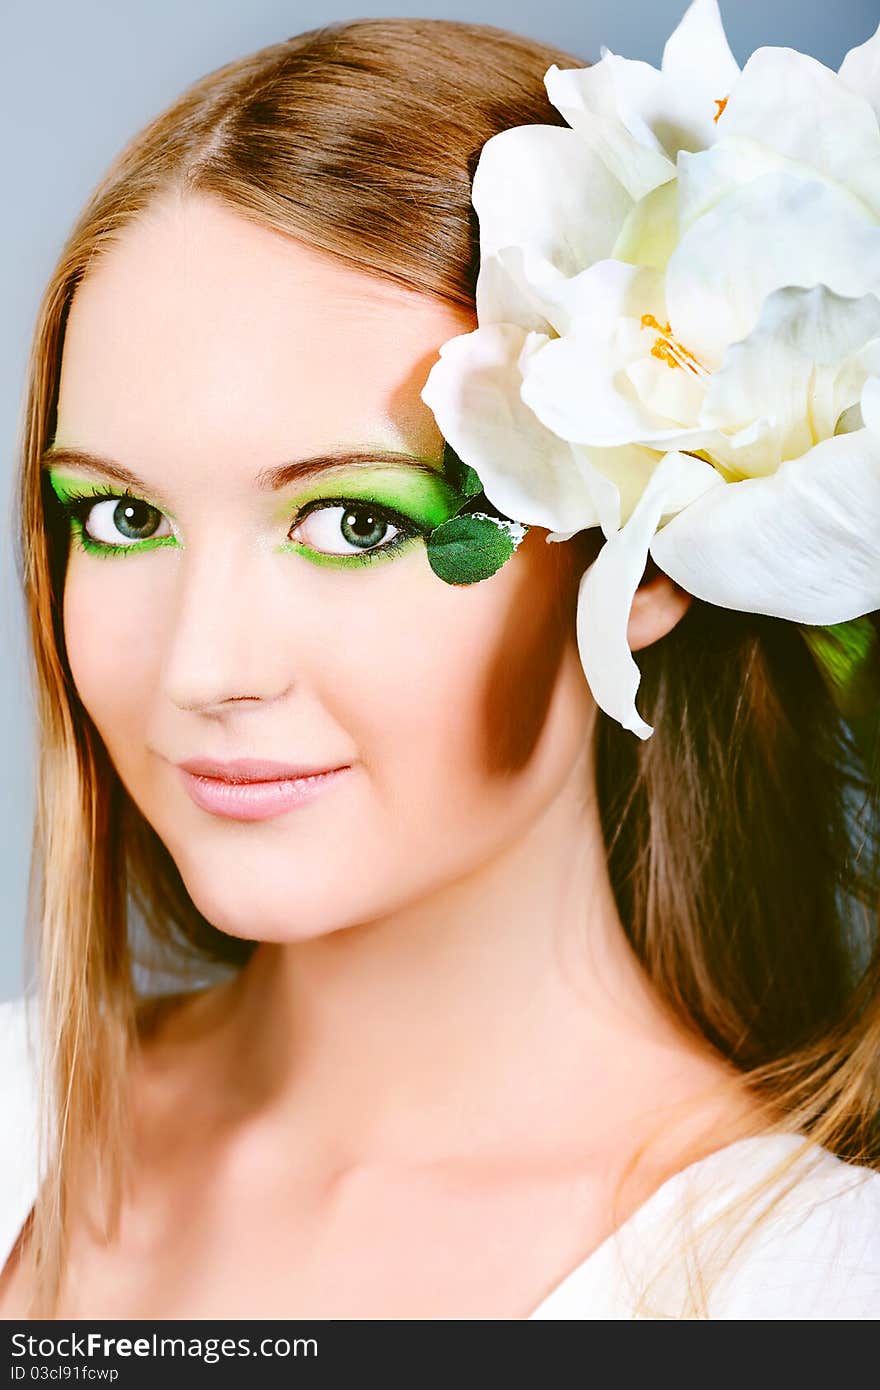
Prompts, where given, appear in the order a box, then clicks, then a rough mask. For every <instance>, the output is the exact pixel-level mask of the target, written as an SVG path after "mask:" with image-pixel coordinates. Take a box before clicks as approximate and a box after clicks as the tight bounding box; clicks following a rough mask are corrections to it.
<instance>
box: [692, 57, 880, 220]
mask: <svg viewBox="0 0 880 1390" xmlns="http://www.w3.org/2000/svg"><path fill="white" fill-rule="evenodd" d="M805 112H808V113H809V117H808V118H807V119H805V116H804V113H805ZM718 131H719V138H721V139H722V140H725V141H726V140H727V139H728V138H729V137H733V138H737V137H741V138H744V139H747V140H754V141H756V142H757V143H758V144H759V145H764V146H769V148H771V149H773V150H775V151H776V152H777V153H778V154H781V155H783V156H785V157H786V158H787V159H791V160H794V161H796V162H797V163H799V164H801V165H802V166H803V170H804V172H805V173H807V174H808V173H809V171H810V170H811V169H815V170H816V171H817V172H818V173H819V174H820V175H821V176H823V177H824V178H827V179H830V180H832V181H833V182H834V183H836V184H838V185H840V186H841V187H842V188H846V189H848V190H849V191H850V192H851V193H853V194H854V195H855V196H857V197H859V198H861V199H863V200H864V202H865V204H866V206H867V208H869V209H870V210H871V212H872V213H873V215H874V216H880V129H878V126H877V116H876V114H875V112H874V111H873V109H872V107H871V105H870V103H869V102H868V101H867V100H866V99H865V97H863V96H861V95H860V94H859V93H858V92H856V91H853V90H852V88H851V87H849V86H847V84H846V82H845V81H841V79H840V77H839V76H838V75H837V73H835V72H832V71H831V69H830V68H827V67H825V65H824V64H823V63H820V62H818V61H817V59H815V58H811V57H810V55H809V54H807V53H798V52H797V51H796V50H795V49H793V48H759V49H757V50H756V52H754V53H753V54H752V56H751V57H750V58H749V60H748V62H747V63H746V65H745V67H744V68H743V71H742V75H741V77H740V78H739V80H738V81H737V82H736V84H735V86H734V88H733V90H732V92H731V95H730V100H729V102H728V104H727V107H726V108H725V111H724V114H723V116H722V117H721V119H720V121H719V123H718Z"/></svg>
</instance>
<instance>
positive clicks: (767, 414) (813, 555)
mask: <svg viewBox="0 0 880 1390" xmlns="http://www.w3.org/2000/svg"><path fill="white" fill-rule="evenodd" d="M545 82H546V85H547V90H548V94H549V95H550V98H551V100H552V101H553V102H554V104H555V105H556V106H557V107H558V109H559V110H560V111H561V113H562V114H563V115H564V116H565V118H566V119H567V120H568V122H569V125H570V128H565V127H555V126H534V125H533V126H523V127H516V128H513V129H511V130H506V131H503V132H501V133H500V134H499V135H496V136H494V137H493V138H492V139H490V140H489V141H488V142H487V143H486V144H485V145H484V147H483V149H482V152H481V155H480V160H479V163H478V166H477V169H476V172H475V176H474V180H473V202H474V207H475V209H476V212H477V215H478V218H479V224H480V251H481V261H480V273H479V278H478V282H477V317H478V323H479V327H478V328H477V329H476V330H475V331H474V332H473V333H469V334H463V335H461V336H459V337H457V338H453V339H451V340H450V341H449V342H447V343H445V344H444V345H443V347H442V348H441V351H440V357H439V360H438V361H437V362H436V363H435V364H434V366H433V368H432V370H431V373H430V375H429V377H428V380H427V383H426V385H425V388H424V391H423V393H422V395H423V399H424V400H425V401H426V403H427V404H428V405H429V406H430V407H431V409H432V410H433V411H434V414H435V416H436V418H437V421H438V424H439V426H440V429H441V431H442V432H443V434H444V436H445V437H446V438H447V439H448V440H449V442H450V444H451V445H452V447H453V448H454V449H455V451H456V453H458V454H459V455H460V457H461V458H462V459H463V460H464V461H465V462H466V463H468V464H470V465H471V466H472V467H473V468H474V469H475V471H476V472H477V473H478V474H479V476H480V478H481V480H482V482H483V487H484V490H485V493H486V496H487V497H488V498H489V500H490V502H492V503H493V505H495V506H496V507H497V508H498V509H499V510H500V511H503V512H505V513H506V514H507V515H508V516H510V517H512V518H515V519H516V520H518V521H520V522H522V523H524V524H526V525H534V526H540V527H544V528H546V529H547V530H548V532H549V535H548V536H547V539H548V540H563V539H567V538H568V537H570V536H571V535H573V534H575V533H576V532H577V531H578V530H581V529H583V528H585V527H591V526H600V527H601V528H602V531H603V533H604V535H605V538H606V540H605V544H604V546H603V548H602V550H601V551H600V553H599V555H598V557H597V559H596V561H595V562H594V563H593V565H592V566H591V567H590V568H589V569H588V570H587V572H586V573H585V574H584V576H583V578H582V580H581V585H580V597H579V604H578V644H579V650H580V655H581V661H582V664H583V667H584V671H585V674H586V676H587V679H588V681H589V684H590V687H591V690H592V692H593V694H594V697H595V699H596V701H597V703H598V704H599V706H600V707H601V708H602V709H603V710H605V711H606V713H608V714H609V715H611V716H612V717H614V718H615V719H617V720H619V722H620V723H621V724H622V725H623V726H624V727H625V728H628V729H631V730H632V731H633V732H634V733H636V734H637V735H638V736H639V737H640V738H647V737H648V736H650V734H651V733H652V732H653V730H652V728H651V726H650V725H649V724H647V723H645V721H644V720H643V719H642V718H641V717H640V715H639V714H638V712H637V710H636V707H635V695H636V691H637V688H638V683H639V672H638V668H637V666H636V664H635V662H634V661H633V659H632V654H631V652H630V649H629V644H628V642H627V636H626V632H627V622H628V617H629V612H630V607H631V604H632V598H633V595H634V593H635V590H636V588H637V586H638V583H639V580H640V579H641V576H642V573H643V571H644V568H645V564H646V562H647V557H648V555H649V554H650V555H651V556H652V558H653V559H654V561H655V562H656V564H657V565H658V566H659V567H660V569H662V570H664V571H665V572H666V573H667V574H668V575H670V576H671V578H672V579H674V580H675V581H676V582H677V583H678V584H680V585H681V586H682V588H684V589H686V590H687V591H688V592H689V593H691V594H694V595H695V596H696V597H698V598H701V599H704V600H706V601H707V602H709V603H713V604H717V605H718V606H720V607H724V608H733V609H740V610H742V611H746V612H755V613H767V614H771V615H774V616H777V617H783V618H788V619H791V620H794V621H797V622H800V623H805V624H819V625H822V624H831V623H837V622H842V621H845V620H846V619H849V618H853V617H857V616H860V615H861V614H864V613H866V612H869V611H871V610H873V609H875V608H878V607H880V125H878V113H880V28H878V30H877V32H876V33H875V34H874V36H873V38H871V39H870V40H869V41H868V42H867V43H865V44H863V45H862V46H861V48H857V49H854V50H852V52H850V53H849V54H847V56H846V58H845V59H844V61H843V63H842V64H841V67H840V71H839V73H834V72H832V71H831V70H830V69H828V68H826V67H823V65H822V64H821V63H818V62H816V61H815V60H814V59H812V58H810V57H807V56H805V55H804V54H801V53H797V52H795V51H794V50H792V49H786V48H783V49H774V48H762V49H758V50H757V51H756V52H755V53H754V54H753V55H752V56H751V58H750V59H749V61H748V62H747V63H746V65H745V67H744V68H743V69H742V72H740V70H739V68H738V66H737V64H736V62H735V60H734V58H733V56H732V55H731V53H730V50H729V48H728V46H727V42H726V39H725V38H724V32H723V29H722V26H721V20H720V17H719V15H718V9H717V5H716V3H715V0H695V3H694V4H692V5H691V7H690V9H689V10H688V11H687V13H686V15H685V16H684V19H683V20H682V22H681V24H680V25H679V27H678V29H677V30H676V31H675V33H674V34H673V35H672V37H671V38H670V39H669V41H668V43H667V45H666V48H665V50H664V54H663V64H662V68H661V70H660V71H659V72H658V71H657V70H656V69H654V68H652V67H650V66H649V65H648V64H645V63H633V62H630V61H628V60H626V59H623V58H620V57H617V56H616V55H614V54H611V53H609V52H608V50H603V57H602V60H601V62H599V63H597V64H595V66H594V67H592V68H588V69H584V70H580V69H575V70H571V71H568V72H560V70H559V69H558V68H556V67H553V68H551V69H550V70H549V71H548V73H547V75H546V77H545Z"/></svg>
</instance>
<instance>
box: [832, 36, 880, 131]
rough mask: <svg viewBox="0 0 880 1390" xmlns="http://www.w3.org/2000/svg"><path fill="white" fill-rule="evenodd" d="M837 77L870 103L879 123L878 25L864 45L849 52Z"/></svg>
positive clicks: (879, 45)
mask: <svg viewBox="0 0 880 1390" xmlns="http://www.w3.org/2000/svg"><path fill="white" fill-rule="evenodd" d="M837 75H838V77H839V78H840V80H841V81H842V82H845V83H846V85H847V86H848V87H851V88H852V90H853V91H854V92H858V93H859V95H860V96H863V97H864V98H865V100H866V101H868V102H870V103H871V105H872V106H873V108H874V113H875V115H876V117H877V119H878V121H880V24H878V26H877V28H876V29H875V31H874V33H873V35H872V36H871V38H870V39H868V40H867V42H866V43H863V44H860V45H859V47H858V48H851V49H850V50H849V53H847V55H846V57H845V58H844V60H843V62H842V63H841V65H840V68H839V70H838V74H837Z"/></svg>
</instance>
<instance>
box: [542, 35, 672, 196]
mask: <svg viewBox="0 0 880 1390" xmlns="http://www.w3.org/2000/svg"><path fill="white" fill-rule="evenodd" d="M544 86H545V87H546V89H547V95H548V97H549V98H550V100H551V102H552V103H553V105H554V106H555V107H556V109H557V111H559V113H560V114H561V115H562V116H564V117H565V119H566V120H567V121H568V123H569V125H570V126H571V127H572V129H573V130H576V131H577V133H578V135H579V136H580V137H581V139H582V140H584V142H585V143H586V144H587V145H588V146H589V147H590V149H591V150H593V151H595V153H596V154H597V155H598V156H599V158H600V159H601V160H602V162H603V163H604V164H605V166H606V168H607V169H608V170H609V172H610V173H612V174H613V175H614V177H615V178H616V179H617V181H618V183H620V184H621V185H622V187H623V188H625V189H626V191H627V192H628V193H629V195H630V197H631V198H633V199H634V200H636V201H638V200H639V199H640V198H643V197H644V196H645V195H646V194H647V193H650V192H651V190H652V189H653V188H656V187H657V186H658V185H659V184H662V183H666V182H667V181H668V180H669V179H671V178H674V177H675V164H674V162H673V160H671V159H669V157H668V156H667V155H665V154H664V153H663V150H662V149H661V147H660V144H659V141H658V140H657V139H656V137H655V136H654V134H653V133H652V132H651V131H648V130H646V129H644V128H642V127H641V126H639V127H637V130H638V133H637V134H634V133H633V132H632V131H630V130H628V129H627V127H626V126H625V125H624V123H623V121H622V120H621V118H620V115H619V114H618V109H617V95H616V91H615V86H614V79H613V77H612V73H611V67H610V65H609V64H608V63H606V62H605V60H604V59H603V60H602V61H601V62H599V63H594V64H593V65H592V67H589V68H558V67H557V66H556V64H555V63H553V64H552V65H551V66H550V67H549V68H548V69H547V71H546V73H545V74H544Z"/></svg>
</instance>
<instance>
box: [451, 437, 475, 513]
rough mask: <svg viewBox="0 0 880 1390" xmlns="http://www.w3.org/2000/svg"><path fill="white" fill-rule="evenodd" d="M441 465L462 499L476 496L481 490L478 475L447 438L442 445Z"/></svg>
mask: <svg viewBox="0 0 880 1390" xmlns="http://www.w3.org/2000/svg"><path fill="white" fill-rule="evenodd" d="M443 467H444V469H445V471H446V474H447V476H448V478H449V480H450V482H451V483H452V486H453V487H454V488H455V489H456V491H457V492H460V493H461V495H462V501H463V502H464V501H466V500H467V499H468V498H469V497H476V496H478V495H479V493H481V492H482V491H483V484H482V483H481V482H480V478H479V475H478V474H477V473H475V472H474V470H473V468H471V466H470V464H469V463H464V462H463V461H462V460H461V459H460V458H459V456H458V454H457V453H456V452H455V450H454V449H453V447H452V445H451V444H450V443H449V441H448V440H447V441H446V443H445V444H444V445H443Z"/></svg>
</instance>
